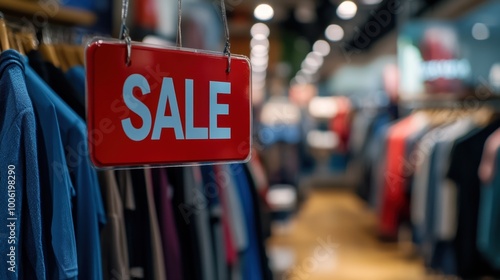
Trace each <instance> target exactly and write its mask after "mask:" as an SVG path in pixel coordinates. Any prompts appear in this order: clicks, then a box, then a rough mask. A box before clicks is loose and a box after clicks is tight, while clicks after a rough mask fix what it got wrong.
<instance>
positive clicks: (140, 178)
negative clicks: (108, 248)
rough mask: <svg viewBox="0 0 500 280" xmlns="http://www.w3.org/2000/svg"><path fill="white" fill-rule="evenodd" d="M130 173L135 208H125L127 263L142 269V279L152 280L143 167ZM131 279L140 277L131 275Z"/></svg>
mask: <svg viewBox="0 0 500 280" xmlns="http://www.w3.org/2000/svg"><path fill="white" fill-rule="evenodd" d="M131 174H132V184H133V186H134V188H133V189H134V199H135V206H136V209H135V210H134V211H132V210H128V209H125V228H126V231H127V241H128V253H129V263H130V267H131V268H132V269H133V268H136V267H140V268H142V269H143V271H144V278H143V279H151V280H154V272H153V260H152V258H153V253H152V250H151V231H150V220H149V210H148V198H147V193H146V178H145V176H144V170H143V169H134V170H132V171H131ZM131 276H133V275H131ZM131 279H141V278H134V277H131Z"/></svg>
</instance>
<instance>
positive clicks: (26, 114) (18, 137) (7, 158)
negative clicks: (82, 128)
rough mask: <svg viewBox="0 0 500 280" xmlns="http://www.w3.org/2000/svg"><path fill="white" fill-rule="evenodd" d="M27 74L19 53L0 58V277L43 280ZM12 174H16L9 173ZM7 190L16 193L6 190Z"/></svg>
mask: <svg viewBox="0 0 500 280" xmlns="http://www.w3.org/2000/svg"><path fill="white" fill-rule="evenodd" d="M23 70H24V69H23V62H22V57H21V55H20V54H19V53H18V52H16V51H14V50H7V51H3V52H2V53H1V54H0V90H1V92H0V172H2V176H0V185H1V186H2V188H3V190H4V191H5V193H4V198H5V199H1V200H0V207H1V209H3V210H4V211H1V212H0V213H1V214H0V218H1V219H2V221H5V223H8V224H9V225H11V228H9V227H8V226H7V224H5V225H4V226H2V227H0V237H1V238H0V241H1V242H0V250H1V252H2V254H3V256H4V258H3V260H4V261H2V262H0V279H24V278H25V279H35V278H36V279H45V274H46V268H45V256H44V248H43V242H42V223H41V221H42V217H41V207H40V188H41V186H40V183H39V179H38V154H37V142H36V121H35V114H34V110H33V106H32V103H31V101H30V99H29V97H28V93H27V89H26V82H25V78H24V74H23ZM8 170H12V172H11V174H8ZM8 175H11V176H12V177H9V176H8ZM9 183H10V184H9ZM9 186H14V187H13V188H11V187H9ZM9 188H10V189H11V190H12V191H13V192H8V190H9ZM9 198H10V199H11V202H12V203H13V204H14V205H10V206H13V208H12V212H10V211H8V209H9V205H8V203H9V201H8V199H9ZM11 237H12V238H11ZM11 249H13V250H11ZM11 251H12V253H13V254H15V257H14V258H15V260H14V259H12V260H13V263H12V265H13V266H11V265H10V264H9V263H7V258H9V260H10V259H11V257H10V256H9V257H8V256H6V255H7V254H11ZM9 267H13V268H14V269H12V268H11V269H12V271H11V270H9Z"/></svg>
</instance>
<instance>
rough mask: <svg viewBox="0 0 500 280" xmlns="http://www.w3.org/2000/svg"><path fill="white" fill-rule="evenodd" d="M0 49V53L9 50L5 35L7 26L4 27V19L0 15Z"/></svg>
mask: <svg viewBox="0 0 500 280" xmlns="http://www.w3.org/2000/svg"><path fill="white" fill-rule="evenodd" d="M0 47H1V51H6V50H8V49H10V44H9V37H8V34H7V26H6V25H5V18H4V16H3V14H1V13H0Z"/></svg>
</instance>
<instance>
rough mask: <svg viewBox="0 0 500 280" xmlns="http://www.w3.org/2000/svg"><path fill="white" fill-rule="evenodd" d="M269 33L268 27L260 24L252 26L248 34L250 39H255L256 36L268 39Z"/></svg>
mask: <svg viewBox="0 0 500 280" xmlns="http://www.w3.org/2000/svg"><path fill="white" fill-rule="evenodd" d="M269 33H270V30H269V27H267V25H265V24H264V23H262V22H259V23H256V24H254V25H253V26H252V28H251V29H250V34H252V37H257V36H258V35H264V36H266V37H269Z"/></svg>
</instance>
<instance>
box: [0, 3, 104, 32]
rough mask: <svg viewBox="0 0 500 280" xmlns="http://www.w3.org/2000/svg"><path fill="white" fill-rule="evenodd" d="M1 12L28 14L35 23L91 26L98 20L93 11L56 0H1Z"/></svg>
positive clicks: (17, 14) (18, 14) (29, 18)
mask: <svg viewBox="0 0 500 280" xmlns="http://www.w3.org/2000/svg"><path fill="white" fill-rule="evenodd" d="M0 12H2V13H4V14H6V15H16V16H27V17H28V20H29V21H30V22H33V23H35V24H36V23H37V22H38V23H45V22H52V23H59V24H66V25H77V26H91V25H93V24H94V23H95V22H96V19H97V17H96V15H95V14H94V13H92V12H89V11H86V10H82V9H75V8H67V7H62V6H59V5H58V4H57V3H56V1H33V2H32V1H21V0H2V1H0Z"/></svg>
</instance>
